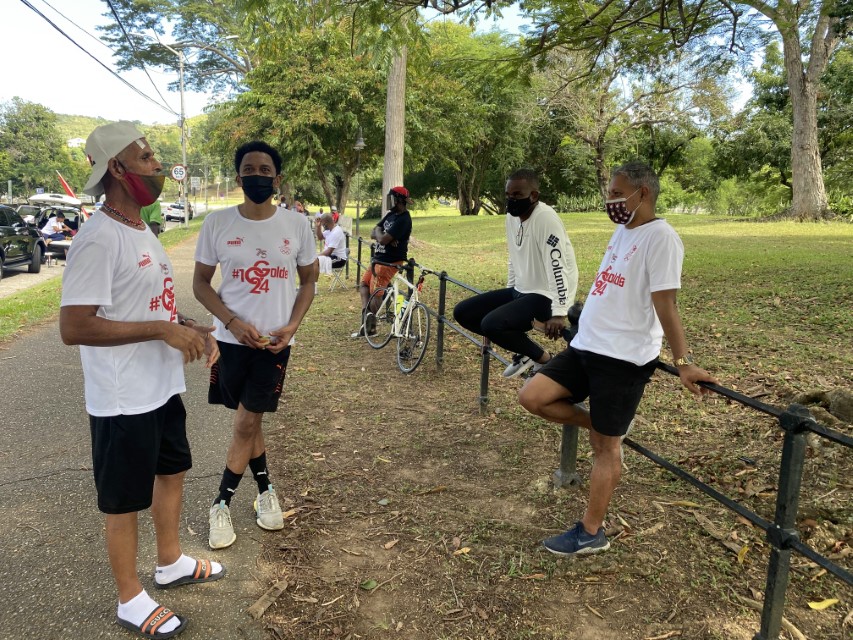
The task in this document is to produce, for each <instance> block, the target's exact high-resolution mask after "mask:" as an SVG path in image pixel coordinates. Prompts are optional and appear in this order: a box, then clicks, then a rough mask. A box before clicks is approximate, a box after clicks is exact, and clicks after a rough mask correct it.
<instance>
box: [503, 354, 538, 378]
mask: <svg viewBox="0 0 853 640" xmlns="http://www.w3.org/2000/svg"><path fill="white" fill-rule="evenodd" d="M534 364H536V363H535V362H533V358H528V357H527V356H523V355H521V354H518V353H516V354H515V355H514V356H513V357H512V363H510V365H509V366H508V367H507V368H506V369H504V371H503V373H502V374H501V375H502V376H503V377H504V378H515V377H516V376H520V375H521V374H522V373H524V372H525V371H527V370H528V369H529V368H530V367H532V366H533V365H534Z"/></svg>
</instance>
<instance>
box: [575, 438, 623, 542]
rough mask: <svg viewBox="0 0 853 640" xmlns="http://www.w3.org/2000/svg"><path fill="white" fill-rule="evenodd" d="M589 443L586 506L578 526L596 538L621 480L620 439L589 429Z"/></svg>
mask: <svg viewBox="0 0 853 640" xmlns="http://www.w3.org/2000/svg"><path fill="white" fill-rule="evenodd" d="M589 443H590V445H591V446H592V450H593V453H594V454H595V455H594V458H593V463H592V471H591V473H590V475H589V502H588V504H587V507H586V512H585V513H584V516H583V518H582V519H581V522H582V523H583V528H584V529H585V530H586V532H587V533H588V534H590V535H596V533H597V532H598V530H599V528H600V527H601V526H602V525H603V524H604V516H605V515H607V507H608V506H609V505H610V499H611V498H612V497H613V492H614V490H615V489H616V485H618V484H619V479H620V478H621V477H622V439H621V438H620V437H619V436H605V435H602V434H600V433H598V432H596V431H594V430H592V429H590V431H589Z"/></svg>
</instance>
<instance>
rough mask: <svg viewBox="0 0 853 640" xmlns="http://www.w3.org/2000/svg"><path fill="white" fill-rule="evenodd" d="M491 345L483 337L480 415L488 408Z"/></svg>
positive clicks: (484, 413)
mask: <svg viewBox="0 0 853 640" xmlns="http://www.w3.org/2000/svg"><path fill="white" fill-rule="evenodd" d="M491 346H492V343H491V341H490V340H489V339H488V338H485V337H484V338H483V346H482V347H481V350H480V353H481V362H480V415H486V413H487V412H488V410H489V364H491V360H492V359H491V357H490V356H489V349H490V348H491Z"/></svg>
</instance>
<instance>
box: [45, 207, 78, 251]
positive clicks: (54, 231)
mask: <svg viewBox="0 0 853 640" xmlns="http://www.w3.org/2000/svg"><path fill="white" fill-rule="evenodd" d="M65 232H67V233H69V234H70V233H71V227H69V226H68V225H67V224H65V216H64V215H63V214H61V213H57V214H56V216H54V217H53V218H48V221H47V222H45V223H44V226H43V227H42V228H41V235H42V236H43V237H44V239H45V240H47V244H50V243H51V241H53V240H65Z"/></svg>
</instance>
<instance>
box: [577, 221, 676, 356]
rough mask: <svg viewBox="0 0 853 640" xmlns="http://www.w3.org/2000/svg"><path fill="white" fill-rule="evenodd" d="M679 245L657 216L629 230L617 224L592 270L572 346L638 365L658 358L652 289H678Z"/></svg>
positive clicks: (657, 322) (660, 329)
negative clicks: (590, 286) (601, 256)
mask: <svg viewBox="0 0 853 640" xmlns="http://www.w3.org/2000/svg"><path fill="white" fill-rule="evenodd" d="M683 260H684V245H683V244H682V243H681V238H679V237H678V234H677V233H676V232H675V229H673V228H672V227H671V226H669V223H667V222H666V221H665V220H662V219H660V218H658V219H656V220H653V221H651V222H647V223H646V224H642V225H640V226H639V227H635V228H634V229H628V228H626V227H625V226H624V225H619V226H618V228H617V229H616V231H615V232H614V233H613V236H612V237H611V238H610V242H609V243H608V244H607V251H606V252H605V253H604V259H603V260H602V261H601V266H600V267H599V268H598V274H597V275H596V276H595V282H593V284H592V288H591V289H590V291H589V296H587V299H586V302H585V303H584V307H583V313H581V318H580V327H579V329H578V334H577V335H576V336H575V338H574V339H573V340H572V346H573V347H574V348H576V349H580V350H582V351H591V352H593V353H598V354H600V355H604V356H609V357H611V358H618V359H619V360H626V361H628V362H633V363H634V364H636V365H643V364H646V363H647V362H650V361H652V360H654V359H655V358H657V357H658V356H659V355H660V350H661V344H662V342H663V327H661V324H660V320H659V319H658V316H657V313H656V312H655V308H654V305H653V304H652V296H651V294H652V293H653V292H655V291H666V290H668V289H680V288H681V264H682V261H683Z"/></svg>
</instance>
